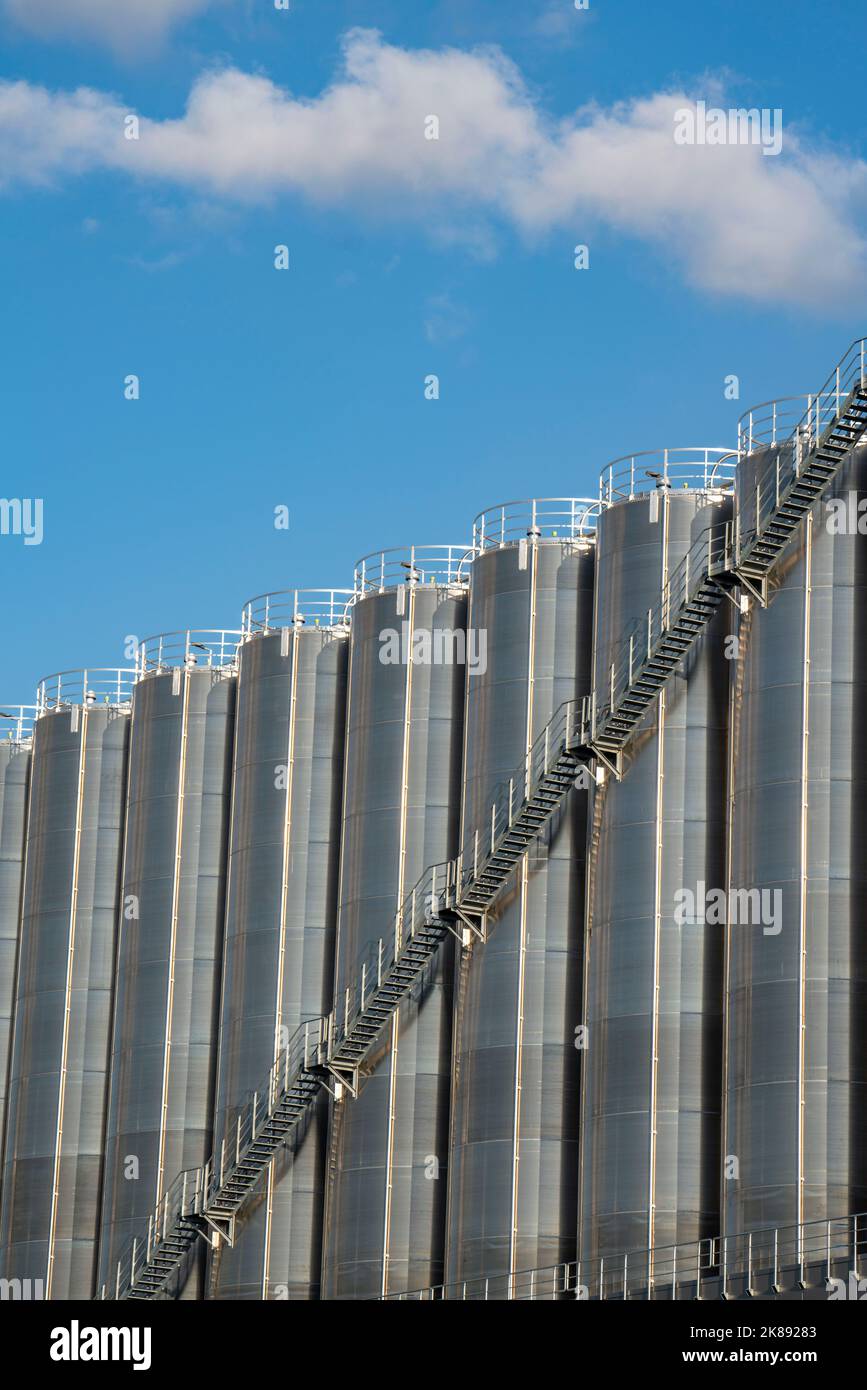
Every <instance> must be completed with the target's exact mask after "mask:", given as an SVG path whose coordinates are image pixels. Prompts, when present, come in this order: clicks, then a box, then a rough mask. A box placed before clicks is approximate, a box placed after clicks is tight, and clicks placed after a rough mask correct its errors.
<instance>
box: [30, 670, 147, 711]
mask: <svg viewBox="0 0 867 1390" xmlns="http://www.w3.org/2000/svg"><path fill="white" fill-rule="evenodd" d="M135 674H136V673H135V669H134V668H133V667H129V666H125V667H117V666H91V667H86V666H85V667H82V668H81V669H80V670H77V671H75V670H73V671H55V672H54V674H53V675H50V676H43V677H42V680H41V681H40V682H39V685H38V686H37V688H36V718H37V719H41V718H42V716H43V715H44V714H47V713H48V712H49V711H51V710H62V709H69V708H70V707H71V706H73V705H84V706H90V705H97V704H99V705H107V706H108V707H109V708H110V709H126V708H127V707H128V706H129V703H130V700H131V699H132V687H133V681H134V680H135Z"/></svg>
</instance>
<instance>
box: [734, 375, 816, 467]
mask: <svg viewBox="0 0 867 1390" xmlns="http://www.w3.org/2000/svg"><path fill="white" fill-rule="evenodd" d="M828 404H831V405H832V406H833V409H834V411H835V412H836V411H837V410H838V409H839V404H840V403H839V402H838V397H837V392H836V390H833V391H830V392H827V393H826V399H825V400H824V401H823V400H821V399H820V398H819V396H814V395H803V396H780V397H779V398H778V399H777V400H775V401H763V402H762V403H761V405H754V406H751V407H750V409H749V410H747V411H745V412H744V414H743V415H742V416H741V418H740V419H739V420H738V453H739V454H740V455H741V457H743V456H745V455H746V454H751V453H753V452H754V451H755V450H756V449H768V448H772V447H773V446H774V445H775V444H782V443H784V442H785V440H787V439H789V438H791V436H792V434H793V433H794V431H795V430H796V429H797V427H798V425H800V424H801V422H802V420H803V419H804V417H805V416H806V417H807V418H808V419H809V418H810V417H812V416H813V415H814V414H815V413H816V412H821V411H822V410H823V409H824V408H825V407H826V406H827V405H828Z"/></svg>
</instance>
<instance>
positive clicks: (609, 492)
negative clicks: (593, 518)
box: [599, 447, 738, 507]
mask: <svg viewBox="0 0 867 1390" xmlns="http://www.w3.org/2000/svg"><path fill="white" fill-rule="evenodd" d="M737 460H738V455H737V450H735V449H708V448H704V447H696V448H684V449H644V450H642V451H641V452H640V453H637V454H624V455H623V457H622V458H617V459H613V460H612V462H611V463H608V464H606V465H605V467H604V468H603V470H602V472H601V473H600V475H599V498H600V501H601V502H602V503H603V505H604V506H608V507H610V506H613V505H614V503H616V502H631V501H632V500H633V499H634V498H636V497H640V496H642V495H644V494H646V493H649V492H654V491H655V490H657V489H658V488H660V487H670V488H679V487H684V488H691V489H693V490H698V491H701V492H720V491H723V490H724V489H727V488H730V487H731V486H732V483H733V482H734V475H735V469H736V467H737Z"/></svg>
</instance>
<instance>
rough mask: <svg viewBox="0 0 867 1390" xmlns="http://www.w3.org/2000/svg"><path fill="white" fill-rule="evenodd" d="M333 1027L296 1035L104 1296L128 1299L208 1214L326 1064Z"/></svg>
mask: <svg viewBox="0 0 867 1390" xmlns="http://www.w3.org/2000/svg"><path fill="white" fill-rule="evenodd" d="M327 1027H328V1020H327V1019H325V1018H316V1019H310V1020H308V1021H307V1022H306V1023H302V1024H301V1026H300V1027H299V1028H298V1029H297V1030H296V1031H295V1032H294V1033H293V1035H292V1037H291V1038H290V1039H289V1041H288V1043H287V1044H286V1046H285V1047H284V1048H283V1049H282V1050H281V1052H280V1054H279V1056H278V1057H277V1060H276V1061H275V1062H274V1064H273V1066H272V1067H271V1068H270V1070H269V1072H268V1074H267V1076H266V1077H264V1078H263V1082H262V1085H261V1086H260V1087H258V1088H257V1089H256V1090H255V1091H253V1092H252V1093H251V1095H250V1097H249V1099H248V1100H247V1101H246V1102H245V1103H244V1105H241V1106H238V1107H237V1109H235V1110H233V1111H231V1112H230V1113H229V1115H228V1116H227V1119H226V1123H225V1126H224V1133H223V1137H222V1139H221V1142H220V1144H219V1147H218V1148H217V1150H216V1151H215V1153H214V1154H213V1156H212V1157H211V1158H210V1159H209V1160H208V1161H207V1163H206V1164H205V1165H204V1166H203V1167H201V1168H188V1169H186V1170H184V1171H183V1172H181V1173H179V1174H178V1176H177V1177H176V1178H175V1180H174V1182H173V1183H172V1184H171V1186H170V1187H168V1188H167V1189H166V1191H165V1192H164V1193H163V1195H162V1197H161V1198H160V1200H159V1201H158V1202H157V1203H156V1205H155V1207H154V1209H153V1211H152V1212H151V1213H150V1214H149V1216H148V1219H147V1227H146V1228H145V1227H144V1226H143V1228H142V1234H141V1235H139V1236H135V1237H132V1238H131V1239H130V1240H129V1241H128V1243H127V1244H126V1246H125V1247H124V1248H123V1250H122V1252H121V1254H120V1256H119V1257H118V1260H117V1262H116V1264H115V1267H114V1269H113V1271H112V1278H111V1282H110V1285H107V1286H105V1287H103V1288H102V1289H100V1291H99V1296H100V1297H102V1298H107V1297H112V1298H121V1297H123V1295H124V1294H125V1293H126V1292H128V1291H129V1289H131V1288H133V1287H134V1285H135V1283H136V1280H137V1279H138V1278H139V1276H140V1275H141V1273H142V1271H143V1270H144V1269H146V1268H147V1266H148V1265H149V1264H150V1262H151V1259H152V1258H153V1256H154V1254H155V1253H156V1252H157V1251H158V1250H159V1247H160V1245H165V1242H166V1241H167V1240H169V1239H177V1234H178V1228H179V1224H180V1223H181V1222H183V1221H185V1220H186V1219H194V1218H196V1217H203V1216H204V1215H205V1213H206V1212H207V1211H208V1209H209V1207H210V1205H211V1204H212V1203H213V1202H214V1200H215V1198H216V1197H217V1195H218V1193H219V1191H220V1189H221V1188H222V1186H223V1184H224V1183H225V1182H226V1181H227V1180H228V1179H229V1178H230V1177H231V1174H232V1170H233V1169H234V1168H235V1167H236V1166H237V1164H238V1163H239V1161H240V1160H241V1158H242V1156H243V1154H244V1153H245V1151H246V1150H247V1149H249V1147H250V1145H251V1144H252V1143H254V1142H255V1140H256V1138H257V1136H258V1135H260V1134H261V1132H262V1130H263V1129H264V1127H265V1125H266V1124H267V1123H268V1121H269V1120H270V1119H271V1118H272V1116H273V1115H274V1113H275V1111H276V1110H277V1108H278V1106H279V1104H280V1102H281V1100H282V1098H283V1096H284V1095H285V1094H286V1093H287V1092H288V1091H289V1090H290V1088H291V1086H292V1085H293V1083H294V1082H295V1081H296V1080H297V1079H298V1077H299V1076H300V1074H301V1072H302V1071H303V1070H304V1069H306V1068H308V1067H313V1066H321V1065H322V1064H323V1062H324V1060H325V1049H326V1041H327Z"/></svg>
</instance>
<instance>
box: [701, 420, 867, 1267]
mask: <svg viewBox="0 0 867 1390" xmlns="http://www.w3.org/2000/svg"><path fill="white" fill-rule="evenodd" d="M835 409H836V401H835V399H834V398H833V397H832V398H831V399H830V400H828V401H824V400H819V401H817V400H816V398H815V397H809V398H803V397H802V398H795V399H789V400H785V401H778V402H771V403H769V404H768V405H767V406H764V407H757V408H756V409H754V410H753V411H751V412H749V414H748V415H747V416H746V417H745V418H744V420H743V421H742V439H741V443H742V448H743V452H744V457H743V458H742V460H741V464H740V466H739V469H738V478H737V503H738V516H739V529H740V535H741V543H742V544H743V542H744V541H745V540H746V539H747V538H748V537H749V536H750V534H752V533H753V532H754V530H755V524H756V520H755V519H756V489H757V485H758V488H759V492H760V494H761V497H762V507H763V510H764V509H765V507H766V505H767V504H768V499H770V498H771V497H772V496H774V495H775V490H776V471H777V462H778V461H779V466H780V468H781V470H782V474H783V477H784V478H785V477H786V473H787V470H789V469H790V468H791V465H792V448H791V446H790V445H786V444H785V443H784V442H783V443H781V441H785V440H786V438H787V436H789V435H790V433H791V431H792V430H794V429H795V427H796V426H798V425H799V424H800V425H801V426H802V433H803V434H804V435H810V436H813V437H815V434H816V428H817V417H818V428H819V429H820V430H821V428H823V427H824V425H825V424H826V423H827V422H828V419H829V418H830V416H831V414H833V411H834V410H835ZM859 508H860V509H861V510H860V512H859ZM865 512H867V446H861V447H860V448H857V449H855V450H854V451H853V452H852V453H851V454H850V455H849V457H848V459H847V460H846V461H845V462H844V464H843V466H842V468H841V470H840V472H839V474H838V475H837V479H836V481H835V483H834V484H833V485H832V486H831V488H830V489H829V491H828V492H827V494H826V496H825V497H824V498H823V499H820V500H819V501H818V502H817V503H816V504H815V505H814V506H813V508H812V510H811V512H810V513H809V515H808V516H807V517H806V519H805V520H804V521H802V522H801V523H800V525H799V526H798V529H797V531H796V533H795V535H794V536H793V538H792V539H791V541H790V542H789V544H788V546H787V548H786V549H785V551H784V552H783V555H782V557H781V559H780V560H779V562H778V564H777V565H776V567H775V568H774V570H773V571H772V573H771V576H770V581H769V584H768V592H767V606H766V607H762V606H761V604H760V603H759V602H758V601H757V600H756V598H755V597H753V596H751V595H749V594H748V592H747V591H746V590H745V591H744V600H743V601H742V606H741V614H740V620H739V628H738V639H739V660H738V662H737V663H736V665H734V667H733V670H732V682H731V704H732V714H731V719H732V740H733V746H732V759H731V771H730V817H731V822H730V846H731V848H730V876H729V897H730V914H729V928H728V936H727V948H728V949H727V955H728V959H727V1010H726V1035H727V1045H726V1074H725V1131H724V1155H725V1160H726V1162H725V1170H724V1173H723V1182H722V1187H723V1201H724V1213H725V1215H724V1231H725V1233H726V1234H727V1235H728V1236H729V1237H734V1236H737V1235H738V1234H739V1233H741V1232H745V1231H751V1232H754V1233H755V1232H759V1231H761V1230H762V1228H768V1227H774V1226H777V1227H778V1226H789V1227H794V1226H797V1225H799V1224H800V1223H801V1222H808V1221H818V1220H825V1219H827V1218H833V1217H838V1216H846V1215H847V1214H850V1213H854V1212H862V1211H864V1210H865V1208H867V935H865V922H867V858H865V855H864V852H863V843H862V840H863V836H862V827H863V825H864V822H865V817H867V735H865V720H864V713H865V710H867V658H865V652H867V542H865V539H864V532H865V531H867V518H865V515H864V513H865ZM862 628H864V637H865V640H863V641H862V638H861V635H860V634H861V630H862ZM781 1241H782V1244H783V1245H784V1246H785V1247H786V1249H787V1252H788V1254H789V1256H790V1257H791V1256H792V1255H793V1254H795V1255H796V1254H797V1240H791V1241H790V1240H788V1239H785V1238H781ZM771 1244H772V1238H771V1237H768V1241H767V1245H768V1248H769V1249H770V1246H771ZM761 1247H762V1242H761V1240H760V1239H759V1238H758V1237H757V1236H756V1235H754V1236H753V1249H752V1254H753V1258H754V1260H758V1259H759V1258H760V1252H761ZM743 1258H744V1254H743V1250H742V1249H741V1248H740V1243H739V1242H737V1241H733V1242H731V1243H730V1263H732V1264H734V1263H738V1262H740V1263H741V1264H743Z"/></svg>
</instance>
